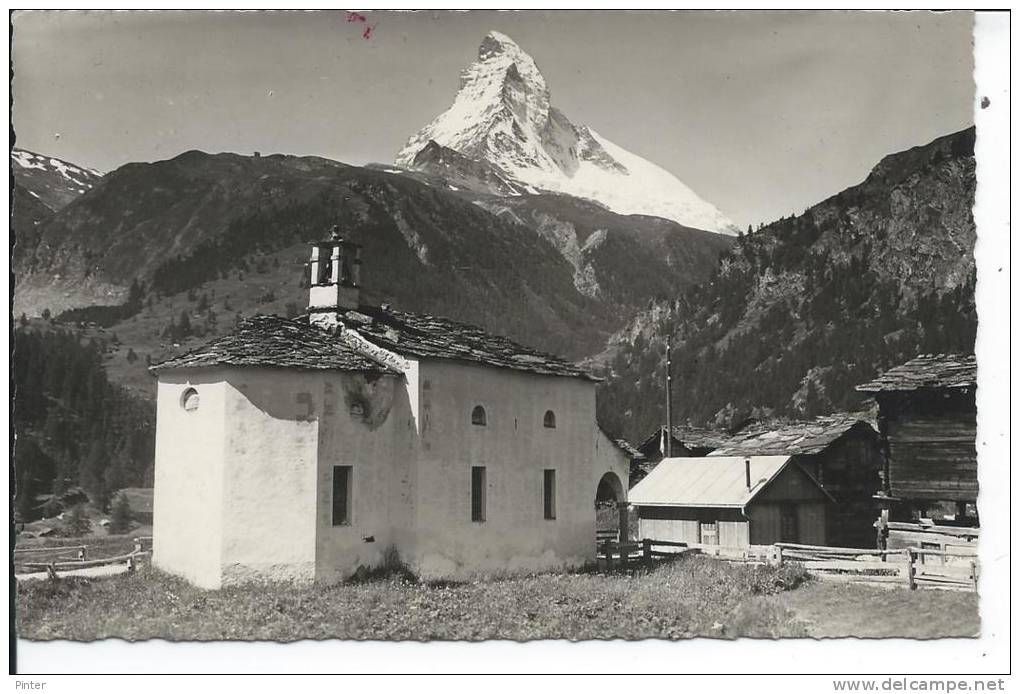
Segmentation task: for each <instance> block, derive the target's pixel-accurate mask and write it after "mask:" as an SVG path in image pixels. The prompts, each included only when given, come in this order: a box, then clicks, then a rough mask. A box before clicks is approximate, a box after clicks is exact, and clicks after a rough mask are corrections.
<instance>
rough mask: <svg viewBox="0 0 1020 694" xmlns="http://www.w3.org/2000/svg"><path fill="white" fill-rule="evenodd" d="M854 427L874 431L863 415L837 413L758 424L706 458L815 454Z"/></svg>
mask: <svg viewBox="0 0 1020 694" xmlns="http://www.w3.org/2000/svg"><path fill="white" fill-rule="evenodd" d="M854 427H862V428H868V429H870V430H871V431H872V432H874V431H875V430H874V428H873V427H872V426H871V424H870V422H869V421H868V417H867V415H865V414H862V413H845V412H844V413H838V414H832V415H826V416H823V417H816V418H815V419H813V420H811V421H807V422H786V423H783V424H778V425H771V426H762V425H757V426H754V427H753V428H750V429H745V430H743V431H740V432H738V433H737V434H735V435H734V436H733V437H731V438H730V440H729V441H727V442H726V443H725V444H723V445H722V446H720V447H719V448H717V449H716V450H714V451H712V452H711V453H709V456H726V455H814V454H815V453H820V452H821V451H823V450H825V449H826V448H828V447H829V446H830V445H831V444H832V443H833V442H835V441H836V440H837V439H839V438H840V437H841V436H843V435H844V434H846V433H847V432H849V431H850V430H851V429H853V428H854Z"/></svg>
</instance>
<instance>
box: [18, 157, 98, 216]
mask: <svg viewBox="0 0 1020 694" xmlns="http://www.w3.org/2000/svg"><path fill="white" fill-rule="evenodd" d="M11 166H12V168H13V172H14V180H15V182H16V183H17V184H18V185H20V186H22V187H24V188H25V190H27V191H28V193H29V194H30V195H32V197H34V198H36V199H38V200H40V201H41V202H42V203H43V204H45V205H46V206H47V207H48V208H49V209H51V210H53V211H56V210H59V209H60V208H62V207H63V206H64V205H67V204H68V203H69V202H71V201H72V200H74V199H75V198H77V197H78V196H79V195H82V194H83V193H86V192H88V191H89V190H91V189H92V186H93V185H95V184H96V182H98V181H99V179H100V178H102V177H103V174H102V172H100V171H96V170H95V169H89V168H86V167H83V166H77V165H75V164H72V163H70V162H66V161H63V160H62V159H57V158H56V157H48V156H45V155H42V154H36V153H35V152H29V151H28V150H25V149H12V150H11Z"/></svg>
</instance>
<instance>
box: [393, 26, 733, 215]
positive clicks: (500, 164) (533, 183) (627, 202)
mask: <svg viewBox="0 0 1020 694" xmlns="http://www.w3.org/2000/svg"><path fill="white" fill-rule="evenodd" d="M437 147H442V148H446V149H448V150H452V151H453V152H456V153H457V154H459V155H460V156H461V157H462V158H463V159H462V161H463V162H472V163H470V164H462V166H463V167H464V168H465V170H472V169H478V168H479V167H482V168H484V169H486V170H494V171H496V172H498V174H496V175H493V176H490V177H489V178H490V179H498V180H499V181H500V184H499V188H500V189H505V188H506V186H505V185H504V183H503V181H504V180H509V181H511V182H513V183H515V184H517V185H518V186H520V187H523V189H524V190H527V191H528V192H553V193H564V194H568V195H573V196H576V197H581V198H585V199H589V200H595V201H597V202H600V203H602V204H603V205H605V206H606V207H608V208H609V209H611V210H612V211H614V212H618V213H620V214H643V215H655V216H659V217H665V218H667V219H672V220H674V221H676V222H678V223H680V224H682V225H685V226H689V227H695V228H699V229H707V230H709V231H717V232H721V233H729V234H733V233H735V231H736V229H735V227H734V225H733V223H732V222H730V220H728V219H727V218H726V217H725V216H724V215H723V214H722V213H721V212H720V211H719V210H718V209H716V208H715V207H714V206H713V205H711V204H710V203H708V202H705V201H704V200H702V199H701V198H700V197H698V196H697V194H695V193H694V192H693V191H692V190H691V189H690V188H688V187H687V186H686V185H684V184H683V183H681V182H680V181H679V180H677V179H676V177H674V176H673V175H672V174H670V173H669V172H667V171H665V170H664V169H662V168H660V167H658V166H656V165H654V164H652V163H651V162H648V161H646V160H644V159H642V158H641V157H638V156H637V155H635V154H632V153H630V152H628V151H627V150H625V149H623V148H622V147H619V146H618V145H615V144H613V143H612V142H610V141H609V140H607V139H606V138H604V137H602V136H600V135H599V134H598V133H596V132H595V131H593V130H591V129H590V128H588V127H586V126H583V125H580V126H578V125H574V124H573V123H571V121H570V120H569V119H568V118H567V117H566V116H564V115H563V113H561V112H560V111H559V110H557V109H556V108H554V107H553V106H552V102H551V95H550V92H549V88H548V86H547V85H546V82H545V79H544V77H543V76H542V73H541V72H540V71H539V69H538V66H537V65H536V64H535V61H534V60H533V59H532V58H531V56H529V55H528V54H527V53H525V52H524V51H523V50H521V48H520V47H519V46H518V45H517V44H516V43H514V42H513V41H512V40H511V39H510V38H509V37H507V36H505V35H503V34H500V33H498V32H495V31H493V32H490V33H489V34H488V35H486V37H485V38H484V39H483V40H482V43H481V46H480V47H479V49H478V60H477V61H476V62H474V63H472V64H471V65H470V66H469V67H468V68H467V69H465V70H464V71H463V72H462V73H461V87H460V90H459V91H458V92H457V95H456V97H455V98H454V102H453V105H452V106H451V107H450V108H449V109H448V110H447V111H445V112H444V113H442V114H441V115H439V116H438V117H437V118H436V119H434V120H433V121H432V122H431V123H429V124H428V125H426V126H425V127H424V128H423V129H422V130H420V131H419V132H418V133H416V134H414V135H413V136H411V138H410V139H409V140H408V142H407V144H406V145H405V146H404V147H403V148H402V149H401V150H400V152H399V153H398V154H397V156H396V160H395V161H396V163H397V164H398V165H399V166H403V167H405V168H419V169H422V170H426V171H430V172H432V173H437V174H442V173H444V172H445V173H446V175H447V177H449V171H450V168H451V163H450V159H451V158H452V157H449V156H448V157H446V160H445V161H443V162H441V163H437V162H436V161H435V159H436V157H435V156H433V155H434V154H435V151H436V148H437ZM483 178H485V177H483ZM462 180H463V181H468V180H474V181H475V185H477V186H478V189H479V190H484V191H487V192H494V193H501V191H500V190H499V189H497V188H494V187H492V186H491V185H489V184H488V181H487V180H479V177H478V176H475V175H472V174H470V173H469V174H466V175H464V176H462ZM501 194H506V193H501Z"/></svg>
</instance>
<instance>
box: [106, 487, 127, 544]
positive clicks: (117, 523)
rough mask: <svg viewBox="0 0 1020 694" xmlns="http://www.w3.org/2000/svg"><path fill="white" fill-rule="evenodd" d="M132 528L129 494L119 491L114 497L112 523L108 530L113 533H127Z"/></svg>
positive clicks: (111, 510) (111, 513)
mask: <svg viewBox="0 0 1020 694" xmlns="http://www.w3.org/2000/svg"><path fill="white" fill-rule="evenodd" d="M129 530H131V504H130V503H129V502H128V498H127V495H126V494H125V493H124V492H119V493H118V494H117V496H115V497H114V498H113V505H112V507H111V509H110V525H109V526H108V527H107V531H108V532H109V533H111V534H120V533H126V532H128V531H129Z"/></svg>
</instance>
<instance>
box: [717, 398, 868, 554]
mask: <svg viewBox="0 0 1020 694" xmlns="http://www.w3.org/2000/svg"><path fill="white" fill-rule="evenodd" d="M776 455H782V456H789V457H791V458H792V459H793V460H794V461H796V462H797V463H798V464H799V465H800V466H801V467H802V468H804V469H805V470H807V471H808V472H809V473H810V474H811V475H812V476H813V477H814V478H815V479H816V480H817V481H818V483H819V484H820V485H821V486H822V487H823V488H824V489H825V491H826V492H828V493H829V494H830V495H831V496H832V498H833V500H834V502H835V503H834V504H833V505H832V506H831V507H830V508H829V510H828V513H827V515H826V523H827V527H826V533H825V536H826V540H827V544H830V545H835V546H839V547H874V546H875V529H874V526H873V523H874V520H875V517H876V515H877V514H878V509H879V505H878V502H877V501H876V500H875V499H874V495H875V494H876V493H878V491H879V490H880V489H881V477H880V473H881V469H882V452H881V446H880V443H879V437H878V432H877V431H876V430H875V427H873V426H872V425H871V423H870V421H869V417H868V415H867V414H865V413H839V414H833V415H826V416H824V417H817V418H815V419H813V420H810V421H799V422H786V423H782V424H772V425H764V424H761V423H757V424H752V425H750V426H749V427H748V428H746V429H745V430H743V431H741V432H739V433H737V434H736V435H734V436H733V437H731V438H730V439H729V441H727V442H726V443H724V444H723V445H721V446H720V447H718V448H716V449H715V450H714V451H712V452H711V453H710V454H709V457H710V458H712V457H716V456H776Z"/></svg>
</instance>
